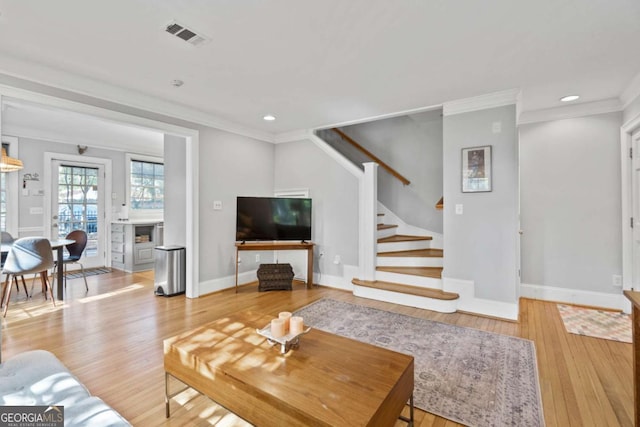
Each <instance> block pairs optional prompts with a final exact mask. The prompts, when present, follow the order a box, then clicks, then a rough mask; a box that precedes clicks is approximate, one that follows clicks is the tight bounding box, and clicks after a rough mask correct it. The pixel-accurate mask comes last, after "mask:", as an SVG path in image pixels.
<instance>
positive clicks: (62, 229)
mask: <svg viewBox="0 0 640 427" xmlns="http://www.w3.org/2000/svg"><path fill="white" fill-rule="evenodd" d="M104 176H105V172H104V165H101V164H92V163H81V162H72V161H64V160H55V159H54V160H52V164H51V183H52V191H51V194H52V197H51V213H52V218H51V220H52V221H51V238H52V239H64V238H65V236H66V235H67V234H69V233H70V232H71V231H73V230H84V231H85V232H86V233H87V238H88V241H87V247H86V249H85V251H84V253H83V258H82V261H81V262H82V264H83V265H84V267H85V268H92V267H103V266H105V265H106V263H105V261H106V256H105V253H106V249H105V248H106V232H105V230H106V228H105V217H106V215H105V188H104ZM69 268H73V264H71V265H70V266H69Z"/></svg>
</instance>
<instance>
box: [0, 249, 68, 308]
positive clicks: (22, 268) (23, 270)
mask: <svg viewBox="0 0 640 427" xmlns="http://www.w3.org/2000/svg"><path fill="white" fill-rule="evenodd" d="M54 265H55V262H54V260H53V251H52V249H51V243H50V242H49V239H47V238H45V237H23V238H21V239H18V240H16V241H15V242H13V246H12V247H11V250H10V251H9V254H8V255H7V259H6V260H5V263H4V266H3V268H2V273H3V274H6V275H7V278H6V279H5V281H4V285H3V287H2V297H3V300H4V314H3V316H4V317H6V316H7V310H8V309H9V300H10V299H11V280H13V281H14V282H15V283H16V284H17V277H18V276H24V275H25V274H31V273H39V274H40V280H41V282H42V289H43V293H44V294H45V298H46V292H47V291H49V295H50V296H51V302H53V306H54V307H55V305H56V301H55V298H54V297H53V290H52V288H51V284H50V283H49V274H48V270H49V269H50V268H53V267H54ZM25 292H26V286H25Z"/></svg>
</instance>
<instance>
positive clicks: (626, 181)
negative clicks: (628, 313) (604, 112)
mask: <svg viewBox="0 0 640 427" xmlns="http://www.w3.org/2000/svg"><path fill="white" fill-rule="evenodd" d="M638 129H640V114H638V115H637V116H636V117H634V118H633V119H631V120H629V121H628V122H626V123H624V124H623V125H622V127H621V128H620V165H621V171H620V172H621V173H620V179H621V185H620V188H621V192H622V221H621V223H622V287H623V289H631V287H632V285H633V282H634V278H633V229H632V228H631V227H630V226H629V221H630V220H629V218H632V217H633V200H634V197H633V192H632V187H633V186H632V185H631V182H632V181H631V180H632V179H633V174H632V169H633V168H632V164H631V158H630V157H629V150H630V149H631V146H632V141H631V136H632V134H633V133H634V132H635V131H636V130H638Z"/></svg>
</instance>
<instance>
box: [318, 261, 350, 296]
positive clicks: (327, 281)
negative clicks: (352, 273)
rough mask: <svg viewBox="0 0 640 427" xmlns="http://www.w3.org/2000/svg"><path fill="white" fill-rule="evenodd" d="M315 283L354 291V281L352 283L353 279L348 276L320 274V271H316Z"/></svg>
mask: <svg viewBox="0 0 640 427" xmlns="http://www.w3.org/2000/svg"><path fill="white" fill-rule="evenodd" d="M345 267H346V265H345ZM356 268H357V267H356ZM313 283H314V284H316V285H318V286H325V287H328V288H334V289H340V290H343V291H349V292H353V283H351V279H348V278H347V277H340V276H332V275H330V274H322V275H320V274H318V273H314V275H313Z"/></svg>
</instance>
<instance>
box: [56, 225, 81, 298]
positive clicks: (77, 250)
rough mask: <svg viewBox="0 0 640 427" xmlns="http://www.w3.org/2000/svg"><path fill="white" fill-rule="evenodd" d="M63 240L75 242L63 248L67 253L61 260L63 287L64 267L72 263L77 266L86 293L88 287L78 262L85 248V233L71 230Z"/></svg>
mask: <svg viewBox="0 0 640 427" xmlns="http://www.w3.org/2000/svg"><path fill="white" fill-rule="evenodd" d="M65 239H68V240H74V241H75V242H74V243H70V244H68V245H66V246H65V247H66V248H67V251H68V252H69V255H67V256H66V257H64V259H63V260H62V264H63V268H64V269H65V271H64V275H65V276H64V285H65V287H66V286H67V271H66V270H67V269H66V265H67V264H72V263H73V264H79V265H80V271H81V272H82V278H83V279H84V287H85V289H86V290H87V292H88V291H89V286H88V285H87V275H86V274H85V272H84V266H83V265H82V263H81V262H80V259H81V258H82V253H83V252H84V249H85V248H86V247H87V233H86V232H85V231H84V230H73V231H72V232H71V233H69V234H67V237H65ZM56 268H59V266H58V265H57V262H56Z"/></svg>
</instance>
